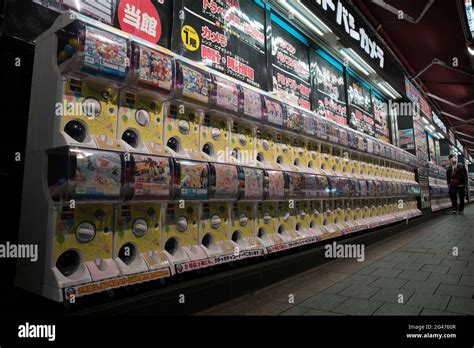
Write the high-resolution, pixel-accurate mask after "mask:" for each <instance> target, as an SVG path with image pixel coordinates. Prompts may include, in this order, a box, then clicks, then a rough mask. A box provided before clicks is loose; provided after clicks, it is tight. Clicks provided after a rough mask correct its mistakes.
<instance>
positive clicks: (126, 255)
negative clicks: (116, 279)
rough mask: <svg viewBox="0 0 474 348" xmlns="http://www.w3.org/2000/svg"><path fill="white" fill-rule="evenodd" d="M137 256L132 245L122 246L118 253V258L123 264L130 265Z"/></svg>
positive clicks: (135, 249)
mask: <svg viewBox="0 0 474 348" xmlns="http://www.w3.org/2000/svg"><path fill="white" fill-rule="evenodd" d="M136 254H137V248H136V247H135V245H133V244H132V243H127V244H124V245H123V246H122V247H121V248H120V250H119V253H118V257H119V259H120V260H122V261H123V263H124V264H126V265H130V264H131V263H132V262H133V260H134V259H135V255H136Z"/></svg>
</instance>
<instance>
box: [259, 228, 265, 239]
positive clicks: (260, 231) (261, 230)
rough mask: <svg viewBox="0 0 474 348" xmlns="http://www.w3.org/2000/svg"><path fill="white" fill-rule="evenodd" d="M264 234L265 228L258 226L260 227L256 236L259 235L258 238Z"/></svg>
mask: <svg viewBox="0 0 474 348" xmlns="http://www.w3.org/2000/svg"><path fill="white" fill-rule="evenodd" d="M264 235H265V228H263V227H260V228H259V229H258V237H259V238H262V237H263V236H264Z"/></svg>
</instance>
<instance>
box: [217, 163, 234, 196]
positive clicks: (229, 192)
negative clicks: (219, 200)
mask: <svg viewBox="0 0 474 348" xmlns="http://www.w3.org/2000/svg"><path fill="white" fill-rule="evenodd" d="M214 168H215V171H216V173H215V175H216V186H215V194H214V196H215V197H229V198H230V197H235V196H236V195H237V194H238V193H239V174H238V172H237V167H236V166H233V165H227V164H219V163H214Z"/></svg>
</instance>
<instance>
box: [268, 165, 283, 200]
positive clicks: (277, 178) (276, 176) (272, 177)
mask: <svg viewBox="0 0 474 348" xmlns="http://www.w3.org/2000/svg"><path fill="white" fill-rule="evenodd" d="M267 174H268V197H269V198H278V197H280V198H281V197H284V196H285V177H284V174H283V172H280V171H276V170H268V171H267Z"/></svg>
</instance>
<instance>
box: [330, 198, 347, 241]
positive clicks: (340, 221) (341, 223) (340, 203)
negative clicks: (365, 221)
mask: <svg viewBox="0 0 474 348" xmlns="http://www.w3.org/2000/svg"><path fill="white" fill-rule="evenodd" d="M333 203H334V225H335V228H336V230H338V231H339V232H340V233H341V234H346V233H347V232H348V228H347V225H346V223H345V216H344V212H345V204H344V200H342V199H338V200H335V201H333Z"/></svg>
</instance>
